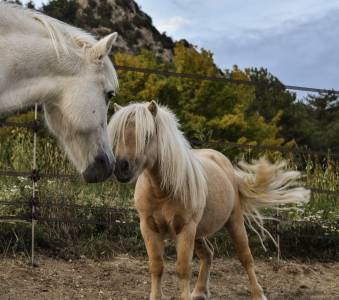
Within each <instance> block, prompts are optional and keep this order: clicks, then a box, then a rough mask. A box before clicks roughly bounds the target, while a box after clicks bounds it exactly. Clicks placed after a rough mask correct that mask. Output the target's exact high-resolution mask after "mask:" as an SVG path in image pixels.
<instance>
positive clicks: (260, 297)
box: [253, 294, 267, 300]
mask: <svg viewBox="0 0 339 300" xmlns="http://www.w3.org/2000/svg"><path fill="white" fill-rule="evenodd" d="M253 300H267V298H266V296H265V295H264V294H262V295H261V296H259V297H253Z"/></svg>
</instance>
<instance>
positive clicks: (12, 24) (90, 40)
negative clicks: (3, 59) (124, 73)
mask: <svg viewBox="0 0 339 300" xmlns="http://www.w3.org/2000/svg"><path fill="white" fill-rule="evenodd" d="M37 24H38V25H39V26H36V25H37ZM1 26H4V27H6V30H7V31H8V32H12V31H16V32H21V33H30V34H38V35H41V37H45V36H46V34H47V36H48V37H49V39H50V40H51V43H52V45H53V48H54V50H55V53H56V55H57V57H58V58H59V57H60V54H61V52H60V51H62V52H63V54H66V55H70V53H74V54H76V55H78V56H80V57H84V54H85V52H84V48H86V47H91V46H93V45H94V44H95V43H96V42H97V40H96V39H95V38H94V37H93V36H92V35H91V34H90V33H88V32H85V31H83V30H81V29H79V28H77V27H74V26H71V25H68V24H66V23H64V22H61V21H59V20H57V19H54V18H51V17H49V16H46V15H44V14H42V13H40V12H37V11H34V10H31V9H25V8H22V7H21V6H18V5H15V4H9V3H6V2H0V27H1ZM0 32H1V28H0ZM103 62H104V68H105V75H106V76H105V77H106V78H107V80H109V82H110V83H111V85H112V86H113V87H114V88H115V89H118V77H117V73H116V71H115V69H114V67H113V64H112V62H111V61H110V59H109V58H108V57H105V58H104V61H103Z"/></svg>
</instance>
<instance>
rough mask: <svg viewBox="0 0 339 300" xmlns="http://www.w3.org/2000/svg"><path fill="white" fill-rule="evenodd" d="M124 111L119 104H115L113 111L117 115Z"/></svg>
mask: <svg viewBox="0 0 339 300" xmlns="http://www.w3.org/2000/svg"><path fill="white" fill-rule="evenodd" d="M120 109H122V106H121V105H119V104H118V103H114V104H113V111H114V112H115V113H116V112H117V111H118V110H120Z"/></svg>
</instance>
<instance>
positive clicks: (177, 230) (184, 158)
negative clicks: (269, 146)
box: [108, 101, 310, 300]
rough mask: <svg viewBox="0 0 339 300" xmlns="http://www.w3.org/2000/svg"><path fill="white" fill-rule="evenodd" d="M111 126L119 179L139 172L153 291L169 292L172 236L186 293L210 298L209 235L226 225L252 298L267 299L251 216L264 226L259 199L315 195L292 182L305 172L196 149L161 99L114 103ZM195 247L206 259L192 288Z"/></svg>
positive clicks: (275, 201) (138, 196)
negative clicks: (167, 255) (166, 260)
mask: <svg viewBox="0 0 339 300" xmlns="http://www.w3.org/2000/svg"><path fill="white" fill-rule="evenodd" d="M108 130H109V134H110V138H111V142H112V146H113V151H114V152H115V155H116V159H117V161H116V169H115V175H116V177H117V179H118V180H119V181H121V182H129V181H132V180H134V179H136V178H137V183H136V187H135V194H134V196H135V205H136V208H137V210H138V212H139V216H140V226H141V232H142V235H143V238H144V241H145V245H146V248H147V252H148V256H149V268H150V272H151V274H152V288H151V295H150V299H152V300H155V299H161V297H162V292H161V277H162V274H163V251H164V239H165V238H172V239H174V240H175V241H176V249H177V262H176V272H177V276H178V277H179V285H180V291H181V297H180V299H182V300H187V299H192V298H193V299H195V300H197V299H207V298H208V297H209V288H208V283H209V274H210V267H211V263H212V257H213V248H212V245H211V243H210V242H209V241H208V240H207V237H209V236H211V235H212V234H214V233H215V232H217V231H218V230H219V229H221V228H222V227H223V226H225V225H226V228H227V229H228V231H229V233H230V235H231V237H232V239H233V241H234V243H235V246H236V249H237V252H238V255H239V259H240V261H241V263H242V265H243V267H244V268H245V270H246V272H247V274H248V277H249V281H250V285H251V291H252V297H253V299H255V300H259V299H260V300H262V299H266V297H265V296H264V294H263V289H262V288H261V286H260V285H259V283H258V281H257V278H256V275H255V271H254V262H253V257H252V255H251V251H250V248H249V246H248V238H247V233H246V229H245V225H244V218H248V219H249V220H254V221H255V222H256V223H257V224H258V225H259V227H260V228H261V229H262V230H264V228H263V225H262V219H263V217H262V216H261V215H260V214H259V212H258V210H257V209H258V208H259V207H264V206H268V207H270V206H274V205H280V204H284V203H299V202H305V201H308V199H309V195H310V193H309V191H308V190H305V189H304V188H302V187H293V185H294V184H295V180H296V179H297V178H298V177H299V175H300V174H299V173H298V172H295V171H283V169H282V168H283V164H282V163H279V164H271V163H269V162H268V161H266V160H265V159H260V160H259V161H256V162H254V163H253V164H246V163H244V162H242V163H241V164H240V167H241V169H237V168H234V167H233V166H232V164H231V163H230V161H229V160H228V159H227V158H226V157H225V156H224V155H223V154H221V153H220V152H217V151H215V150H212V149H202V150H192V149H191V147H190V145H189V143H188V142H187V140H186V139H185V137H184V136H183V134H182V132H181V131H180V130H179V129H178V123H177V120H176V117H175V116H174V115H173V113H172V112H171V111H170V110H168V109H167V108H166V107H163V106H158V105H157V104H156V103H155V102H154V101H152V102H151V103H141V104H131V105H128V106H126V107H123V108H122V107H119V106H117V105H115V113H114V115H113V117H112V119H111V120H110V123H109V126H108ZM194 249H195V251H196V254H197V256H198V257H199V258H200V262H201V263H200V272H199V277H198V281H197V283H196V286H195V288H194V291H193V293H192V296H191V295H190V278H191V269H192V256H193V250H194Z"/></svg>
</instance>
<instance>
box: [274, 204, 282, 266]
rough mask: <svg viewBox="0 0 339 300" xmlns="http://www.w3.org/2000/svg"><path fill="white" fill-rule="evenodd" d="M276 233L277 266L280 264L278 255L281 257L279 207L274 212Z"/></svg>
mask: <svg viewBox="0 0 339 300" xmlns="http://www.w3.org/2000/svg"><path fill="white" fill-rule="evenodd" d="M276 218H277V221H276V223H275V224H276V227H275V229H276V235H277V264H278V266H279V265H280V257H281V253H280V220H279V207H278V208H277V213H276Z"/></svg>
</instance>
